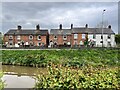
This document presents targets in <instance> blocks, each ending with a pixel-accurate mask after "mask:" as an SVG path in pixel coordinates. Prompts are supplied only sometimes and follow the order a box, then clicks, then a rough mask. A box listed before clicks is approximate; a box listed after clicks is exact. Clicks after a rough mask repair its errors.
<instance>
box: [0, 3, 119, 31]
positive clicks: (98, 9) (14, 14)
mask: <svg viewBox="0 0 120 90" xmlns="http://www.w3.org/2000/svg"><path fill="white" fill-rule="evenodd" d="M104 9H106V11H105V14H104V22H105V24H106V25H109V24H110V25H112V29H113V31H114V32H115V33H118V3H117V2H94V3H93V2H56V3H54V2H2V17H1V18H2V32H4V33H5V32H7V31H8V29H11V28H16V27H17V25H21V26H22V28H32V29H33V28H35V25H36V24H40V27H41V28H43V29H44V28H47V29H49V30H50V29H51V28H58V26H59V24H63V28H70V24H71V23H73V25H74V27H84V26H85V24H88V25H89V27H97V26H98V24H99V23H100V22H101V21H102V11H103V10H104Z"/></svg>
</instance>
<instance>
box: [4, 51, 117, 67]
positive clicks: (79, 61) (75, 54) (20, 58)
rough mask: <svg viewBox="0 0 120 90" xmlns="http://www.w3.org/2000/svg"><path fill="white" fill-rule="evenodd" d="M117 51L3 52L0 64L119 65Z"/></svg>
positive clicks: (40, 65) (42, 65)
mask: <svg viewBox="0 0 120 90" xmlns="http://www.w3.org/2000/svg"><path fill="white" fill-rule="evenodd" d="M118 51H119V50H110V49H83V50H25V51H23V50H3V51H2V63H3V64H12V65H22V66H34V67H46V66H47V65H48V64H49V63H51V62H52V63H54V64H61V65H62V66H72V67H82V66H85V65H92V66H102V65H110V66H111V65H112V66H113V65H114V66H116V65H119V61H118V60H119V59H118Z"/></svg>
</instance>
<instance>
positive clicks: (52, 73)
mask: <svg viewBox="0 0 120 90" xmlns="http://www.w3.org/2000/svg"><path fill="white" fill-rule="evenodd" d="M117 70H118V68H117V67H115V68H108V67H107V68H105V67H101V68H93V67H92V66H87V67H84V68H82V69H80V68H78V69H72V68H69V67H61V66H59V65H52V66H50V67H48V74H47V75H44V74H41V75H39V76H37V77H36V85H35V88H37V89H39V88H55V89H77V88H94V89H99V88H114V89H118V88H119V84H118V83H119V81H118V79H120V77H118V76H117V75H118V71H117Z"/></svg>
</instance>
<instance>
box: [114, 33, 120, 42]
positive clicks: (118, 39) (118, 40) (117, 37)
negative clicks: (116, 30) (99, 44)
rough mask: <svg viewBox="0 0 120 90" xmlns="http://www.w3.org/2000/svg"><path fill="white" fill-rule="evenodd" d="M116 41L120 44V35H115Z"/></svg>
mask: <svg viewBox="0 0 120 90" xmlns="http://www.w3.org/2000/svg"><path fill="white" fill-rule="evenodd" d="M115 41H116V43H117V44H120V34H117V35H115Z"/></svg>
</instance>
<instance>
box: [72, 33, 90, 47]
mask: <svg viewBox="0 0 120 90" xmlns="http://www.w3.org/2000/svg"><path fill="white" fill-rule="evenodd" d="M85 35H86V37H87V36H88V35H87V34H85ZM85 40H86V39H82V34H81V33H79V34H78V38H77V39H74V34H72V46H74V45H75V41H76V42H77V45H79V44H80V41H83V42H84V41H85Z"/></svg>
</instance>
